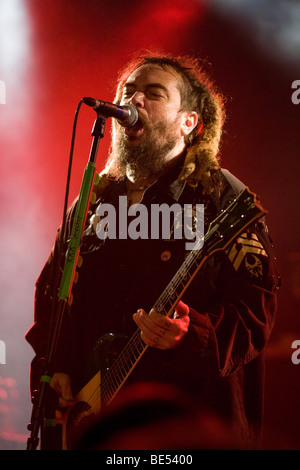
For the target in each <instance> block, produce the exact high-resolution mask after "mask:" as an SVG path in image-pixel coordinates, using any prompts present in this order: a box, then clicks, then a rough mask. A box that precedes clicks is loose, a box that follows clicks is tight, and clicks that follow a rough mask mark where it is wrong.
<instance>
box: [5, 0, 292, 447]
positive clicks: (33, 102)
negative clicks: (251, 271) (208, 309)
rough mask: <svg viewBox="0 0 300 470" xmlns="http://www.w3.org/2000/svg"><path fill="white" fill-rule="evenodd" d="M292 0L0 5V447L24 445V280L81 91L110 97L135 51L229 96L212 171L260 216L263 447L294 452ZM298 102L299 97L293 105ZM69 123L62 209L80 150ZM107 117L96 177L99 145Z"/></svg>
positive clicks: (42, 239) (85, 130) (28, 317)
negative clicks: (267, 317)
mask: <svg viewBox="0 0 300 470" xmlns="http://www.w3.org/2000/svg"><path fill="white" fill-rule="evenodd" d="M299 20H300V7H299V5H298V2H296V1H288V0H287V1H277V2H272V1H267V0H265V1H259V0H254V1H250V0H242V1H237V0H228V1H221V0H211V1H209V0H207V1H204V0H163V1H161V0H159V1H158V0H145V1H143V2H140V1H138V0H131V1H130V2H126V1H121V0H108V1H97V0H85V1H84V2H81V1H79V0H78V1H76V0H73V1H67V0H43V1H42V2H41V1H39V0H0V85H1V86H0V91H1V95H0V142H1V144H0V153H1V157H0V168H1V169H0V171H1V184H0V191H1V230H0V253H1V254H0V260H1V285H0V298H1V302H0V354H1V355H0V449H24V448H25V447H26V441H27V438H28V435H29V433H28V431H27V429H26V427H27V424H28V422H29V419H30V414H31V402H30V394H29V367H30V362H31V359H32V358H33V351H32V350H31V348H30V347H29V345H28V344H27V343H26V342H25V340H24V335H25V333H26V331H27V330H28V329H29V327H30V326H31V324H32V320H33V296H34V284H35V280H36V278H37V276H38V274H39V272H40V270H41V268H42V266H43V264H44V262H45V260H46V258H47V257H48V254H49V252H50V249H51V247H52V244H53V242H54V237H55V233H56V229H57V227H58V225H59V224H60V221H61V217H62V211H63V200H64V193H65V183H66V176H67V165H68V158H69V151H70V142H71V132H72V126H73V119H74V115H75V110H76V107H77V104H78V103H79V101H80V99H81V98H82V97H83V96H93V97H97V98H99V99H102V100H105V101H112V100H113V97H114V84H115V81H116V79H117V72H118V70H119V69H120V68H121V67H122V66H124V65H125V63H127V61H128V60H129V59H130V57H131V55H132V54H133V53H134V52H136V51H139V50H141V49H153V48H155V49H159V50H161V51H165V52H171V53H174V54H183V55H184V54H195V55H197V56H199V57H200V58H202V59H204V60H205V61H207V69H208V72H209V73H210V74H211V75H212V76H213V78H214V80H215V82H216V83H217V84H218V86H219V87H220V89H221V90H222V91H223V93H224V94H225V95H226V97H227V110H228V119H227V123H226V126H225V129H226V133H225V135H224V139H223V146H222V165H223V167H225V168H228V169H229V170H230V171H232V172H233V173H234V174H235V175H236V176H237V177H239V178H240V179H241V180H243V181H244V182H246V183H247V184H248V185H249V186H250V188H251V189H252V190H253V191H255V192H256V193H258V194H259V195H260V197H261V200H262V203H263V205H264V206H265V207H266V208H267V209H268V210H269V215H268V218H267V221H268V225H269V228H270V233H271V236H272V238H273V240H274V244H275V249H276V253H277V258H278V263H279V267H280V272H281V274H282V278H283V286H282V289H281V291H280V295H279V298H278V318H277V323H276V326H275V329H274V333H273V336H272V339H271V342H270V344H269V346H268V348H267V378H266V405H265V441H266V446H270V447H272V448H285V449H291V448H294V449H295V448H296V449H299V448H300V442H299V439H298V431H299V422H300V410H299V396H300V380H299V375H300V364H299V365H296V364H293V363H292V361H291V354H292V352H293V350H292V349H291V345H292V342H293V341H294V340H297V339H300V325H299V304H300V288H299V272H300V270H299V263H300V250H299V243H298V238H299V215H298V214H299V209H298V202H299V197H298V191H299V183H298V180H299V177H298V175H299V167H300V163H299V150H300V149H299V113H300V104H298V105H297V101H296V102H295V103H293V101H292V93H293V91H294V90H293V89H292V83H293V82H294V81H295V80H300V60H299V50H300V48H299V46H300V36H299V31H298V29H297V28H298V26H297V25H299ZM298 101H299V100H298ZM94 119H95V117H94V115H93V111H92V110H91V109H90V108H87V107H82V108H81V111H80V115H79V120H78V127H77V135H76V142H75V153H74V164H73V173H72V182H71V189H70V201H71V200H72V199H73V198H74V197H75V196H76V194H77V193H78V191H79V189H80V183H81V179H82V174H83V170H84V167H85V165H86V163H87V160H88V155H89V151H90V146H91V130H92V126H93V122H94ZM109 132H110V122H109V120H108V122H107V125H106V133H105V138H104V139H103V140H102V141H101V144H100V147H99V151H98V159H97V169H98V170H99V171H100V170H101V169H102V167H103V164H104V161H105V158H106V155H107V152H108V149H109V137H110V136H109Z"/></svg>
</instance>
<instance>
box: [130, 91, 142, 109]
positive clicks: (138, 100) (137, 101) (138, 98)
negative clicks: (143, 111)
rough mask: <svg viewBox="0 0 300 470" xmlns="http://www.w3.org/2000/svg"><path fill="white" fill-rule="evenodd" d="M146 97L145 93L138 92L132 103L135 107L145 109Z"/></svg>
mask: <svg viewBox="0 0 300 470" xmlns="http://www.w3.org/2000/svg"><path fill="white" fill-rule="evenodd" d="M144 100H145V95H144V93H142V92H141V91H136V92H135V93H134V94H133V95H132V97H131V99H130V103H131V104H133V105H134V106H136V107H138V108H143V107H144V105H145V101H144Z"/></svg>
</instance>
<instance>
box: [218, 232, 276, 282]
mask: <svg viewBox="0 0 300 470" xmlns="http://www.w3.org/2000/svg"><path fill="white" fill-rule="evenodd" d="M226 253H227V256H228V258H229V260H230V261H231V263H232V265H233V267H234V269H235V270H236V271H238V269H239V268H240V267H241V268H244V269H246V271H247V272H248V273H249V274H250V275H252V276H255V277H256V278H257V279H261V278H262V277H263V274H264V270H263V265H264V259H266V258H267V257H268V255H267V253H266V251H265V249H264V247H263V245H262V244H261V242H260V241H259V239H258V237H257V235H256V234H255V233H243V234H242V235H241V236H240V237H238V239H237V240H236V243H235V244H234V245H232V246H231V247H230V248H229V249H228V250H227V251H226Z"/></svg>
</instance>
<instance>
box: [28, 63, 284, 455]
mask: <svg viewBox="0 0 300 470" xmlns="http://www.w3.org/2000/svg"><path fill="white" fill-rule="evenodd" d="M115 103H116V104H119V105H121V106H123V105H133V106H135V107H136V109H137V110H138V121H137V123H136V124H135V125H133V126H131V127H124V126H120V124H119V123H118V122H117V121H114V122H113V129H112V143H111V152H110V155H109V158H108V160H107V164H106V166H105V168H104V170H103V171H102V172H101V174H100V178H99V181H97V183H96V184H95V186H94V189H93V191H94V193H95V195H96V197H95V198H94V199H93V201H92V202H91V203H90V207H89V212H88V217H87V222H86V226H85V230H84V233H83V238H82V244H81V249H80V260H81V263H80V267H78V269H77V271H78V280H77V282H76V284H74V285H73V289H72V303H70V305H69V306H68V310H67V312H66V313H65V315H64V318H63V323H62V327H61V331H60V336H59V343H58V347H57V351H56V355H55V363H54V370H53V377H52V382H51V386H52V387H53V389H54V390H56V391H57V393H58V395H59V398H60V402H59V407H60V408H61V409H62V408H64V407H68V405H70V403H72V399H73V397H74V394H75V393H77V391H78V390H79V389H80V388H81V387H82V386H83V385H84V384H85V382H86V381H88V380H89V378H90V377H91V376H92V375H93V373H94V368H93V366H91V364H94V363H93V360H91V356H92V354H91V353H92V351H93V349H94V350H98V349H97V347H95V344H97V345H99V344H103V343H105V341H101V340H99V338H106V339H107V338H108V336H107V334H108V333H113V334H116V335H117V336H116V337H117V338H118V339H117V343H118V342H119V341H121V339H122V338H124V340H125V344H126V341H127V340H128V338H130V337H131V336H132V334H134V332H135V331H136V330H137V329H138V331H139V337H140V338H141V340H142V343H143V344H144V345H146V346H147V350H146V352H145V354H143V356H142V357H141V358H140V360H138V361H137V364H136V366H135V367H134V368H133V370H132V371H130V374H128V378H127V379H126V381H125V384H124V385H123V387H124V388H125V387H127V386H128V384H130V383H141V382H143V383H147V382H148V383H165V384H172V385H174V386H176V387H177V388H178V389H180V390H182V391H184V392H187V393H188V394H190V395H191V396H193V397H194V398H195V400H196V402H197V403H198V405H199V407H201V408H202V409H205V410H209V411H211V412H212V413H213V415H214V416H218V417H220V419H222V420H224V421H225V422H227V423H229V424H230V426H232V428H233V429H234V430H235V432H236V437H237V439H239V440H241V442H243V446H244V445H245V447H247V446H250V447H251V446H253V445H254V444H255V443H256V442H257V438H258V437H259V434H260V431H261V424H262V407H263V381H264V376H263V374H264V356H263V352H264V348H265V345H266V344H267V342H268V340H269V337H270V333H271V330H272V327H273V324H274V317H275V312H276V290H277V288H278V286H279V277H278V274H277V271H276V267H275V264H274V258H273V256H272V249H271V244H270V240H269V237H268V234H267V230H266V227H265V224H264V222H261V221H260V222H257V223H253V224H252V225H251V227H250V228H249V229H248V230H245V233H242V234H240V235H239V237H238V239H235V240H234V241H232V243H231V245H230V246H229V247H227V248H226V250H224V251H223V250H221V251H218V252H216V253H215V254H213V255H212V256H210V257H209V258H208V259H207V260H206V261H205V263H204V264H203V266H202V267H201V269H200V270H199V272H198V273H197V275H196V276H195V278H194V279H193V281H192V283H191V284H190V285H189V287H188V289H187V290H186V291H185V292H184V295H183V296H182V297H181V299H180V301H179V302H178V303H177V306H176V309H175V310H174V312H173V313H172V315H170V316H166V315H163V314H162V313H163V312H160V311H158V310H159V309H158V308H157V307H156V308H153V307H154V305H155V302H156V301H157V299H158V298H159V296H160V295H161V294H162V292H163V290H164V289H165V287H166V286H167V284H168V283H169V281H170V280H171V279H172V278H173V276H175V274H176V273H177V272H178V270H179V269H180V267H181V265H182V263H183V262H184V260H185V259H186V257H187V256H188V255H189V250H187V245H186V241H187V240H186V239H185V237H184V236H183V237H182V238H181V239H179V238H178V237H175V236H174V229H175V227H174V224H172V223H171V224H170V234H169V235H170V236H168V237H165V236H159V237H157V238H155V239H154V238H153V237H152V238H151V233H152V232H151V230H150V229H149V231H148V235H149V236H143V237H142V236H141V237H134V238H130V237H129V236H127V237H126V236H122V237H120V236H118V237H109V236H107V237H101V238H100V237H99V236H97V232H98V234H99V224H101V216H100V215H99V214H100V213H101V210H100V209H101V207H103V206H102V205H103V204H109V205H110V206H111V207H113V208H114V209H115V210H116V214H117V217H116V220H117V221H119V220H120V216H122V214H118V211H121V209H120V206H119V200H120V199H119V198H120V196H123V197H124V196H126V201H127V207H126V210H127V209H130V208H131V207H138V206H135V205H136V204H140V205H143V207H145V208H147V211H148V212H147V213H148V214H151V209H153V207H154V205H163V204H165V205H167V206H166V207H170V206H172V205H173V204H178V205H179V206H180V207H181V208H182V209H183V208H184V207H185V205H187V204H189V205H190V206H191V207H192V208H195V207H196V206H197V205H203V207H204V229H205V231H207V229H208V227H209V224H210V223H211V222H212V221H213V220H214V219H215V218H216V217H217V216H218V214H220V213H221V211H222V210H223V209H225V208H226V207H227V206H228V205H229V204H230V203H231V202H232V201H233V200H234V199H235V197H236V196H237V195H238V194H239V193H240V192H241V191H242V190H243V189H244V187H245V186H244V185H243V184H242V183H241V182H240V181H239V180H237V179H236V178H235V177H234V176H233V175H232V174H231V173H230V172H229V171H227V170H224V169H222V168H221V167H220V162H219V147H220V140H221V134H222V128H223V124H224V120H225V111H224V102H223V99H222V95H221V94H220V93H218V92H217V90H216V89H215V88H214V86H213V85H212V83H211V82H210V81H209V80H208V79H207V77H206V75H205V74H204V73H203V71H202V70H201V67H200V66H199V64H198V61H197V60H196V59H192V58H173V57H170V56H158V55H149V56H143V57H138V58H137V59H135V60H133V61H132V62H130V64H129V65H128V67H127V68H126V69H125V70H124V71H123V72H122V74H121V75H120V79H119V82H118V86H117V92H116V98H115ZM76 203H77V201H75V202H74V203H73V205H72V206H71V208H70V209H69V212H68V224H67V234H66V235H65V238H64V240H62V234H61V231H60V230H59V231H58V235H57V240H60V241H62V243H63V244H64V246H65V248H67V241H68V239H69V236H70V231H71V226H72V220H73V218H74V211H75V208H76ZM107 207H108V206H107ZM102 217H103V216H102ZM130 221H131V219H130V216H129V217H128V223H130ZM175 222H176V221H174V223H175ZM117 223H118V222H117ZM148 223H149V226H148V225H147V227H148V228H149V227H151V217H150V216H149V220H148V219H147V224H148ZM156 223H157V222H156ZM102 228H103V227H102ZM106 229H107V230H108V234H109V228H107V227H106ZM158 232H159V233H160V235H161V231H160V230H158ZM117 233H118V231H117ZM143 233H144V232H143ZM182 233H184V231H182ZM58 265H60V266H63V259H58V249H57V241H56V244H55V246H54V250H53V252H52V254H51V256H50V258H49V260H48V262H47V263H46V265H45V267H44V269H43V271H42V273H41V275H40V277H39V279H38V281H37V285H36V303H35V322H34V325H33V326H32V328H31V329H30V330H29V332H28V333H27V335H26V339H27V341H28V342H29V343H30V344H31V345H32V347H33V349H34V351H35V353H36V357H35V359H34V361H33V364H32V388H36V387H38V381H39V376H38V373H37V366H36V364H37V363H38V359H39V358H40V357H43V356H44V355H45V354H46V351H47V344H48V339H49V336H51V327H50V325H51V308H52V302H53V299H55V296H56V293H55V292H54V293H53V284H54V281H53V272H55V270H54V271H53V269H52V268H53V267H57V266H58ZM110 337H111V336H109V338H110ZM105 344H106V343H105ZM109 344H110V343H109ZM114 344H116V343H114ZM108 349H110V346H109V348H108ZM113 349H114V348H113ZM116 354H117V353H116V352H115V351H114V357H115V356H116ZM105 361H106V360H104V369H105V365H107V362H105ZM98 362H99V361H98ZM100 362H101V361H100ZM98 365H99V364H98ZM121 393H122V389H121V391H120V394H121Z"/></svg>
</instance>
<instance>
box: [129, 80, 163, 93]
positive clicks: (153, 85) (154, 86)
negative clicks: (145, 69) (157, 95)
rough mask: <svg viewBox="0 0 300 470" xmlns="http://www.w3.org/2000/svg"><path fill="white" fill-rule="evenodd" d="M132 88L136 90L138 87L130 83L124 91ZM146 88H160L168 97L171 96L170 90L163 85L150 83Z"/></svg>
mask: <svg viewBox="0 0 300 470" xmlns="http://www.w3.org/2000/svg"><path fill="white" fill-rule="evenodd" d="M130 87H132V88H135V89H136V85H135V84H134V83H130V82H128V83H125V85H124V88H123V89H125V88H130ZM145 88H146V90H149V88H160V89H161V90H163V91H164V92H165V93H166V94H167V96H169V91H168V89H167V88H166V87H165V86H164V85H162V84H161V83H149V84H148V85H146V87H145Z"/></svg>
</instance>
